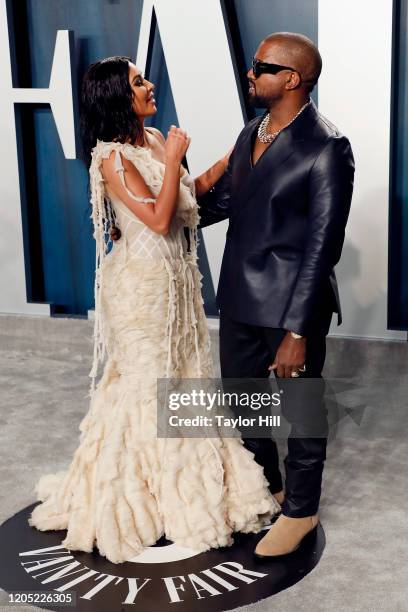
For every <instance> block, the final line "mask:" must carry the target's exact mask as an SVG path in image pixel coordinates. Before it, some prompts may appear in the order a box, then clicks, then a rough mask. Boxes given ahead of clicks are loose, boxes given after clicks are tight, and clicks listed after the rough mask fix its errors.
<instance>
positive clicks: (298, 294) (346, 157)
mask: <svg viewBox="0 0 408 612" xmlns="http://www.w3.org/2000/svg"><path fill="white" fill-rule="evenodd" d="M353 183H354V158H353V153H352V150H351V146H350V143H349V141H348V139H347V138H346V137H345V136H337V137H334V138H330V140H329V141H328V142H327V143H326V145H325V147H324V148H323V150H322V151H321V152H320V154H319V156H318V157H317V159H316V160H315V162H314V165H313V167H312V169H311V172H310V176H309V213H308V220H307V230H306V243H305V246H304V252H303V257H302V262H301V265H300V269H299V272H298V276H297V279H296V283H295V285H294V289H293V291H292V295H291V298H290V300H289V302H288V306H287V308H286V311H285V314H284V316H283V320H282V325H281V327H282V328H284V329H287V330H290V331H294V332H296V333H298V334H301V335H302V336H307V335H308V333H309V332H310V331H311V329H312V323H313V320H315V319H316V311H317V309H318V306H319V297H320V296H321V295H322V289H323V288H324V287H325V285H326V283H327V282H329V276H330V273H331V271H332V269H333V268H334V266H335V265H336V264H337V262H338V261H339V259H340V255H341V251H342V248H343V242H344V235H345V228H346V224H347V219H348V215H349V211H350V204H351V197H352V193H353Z"/></svg>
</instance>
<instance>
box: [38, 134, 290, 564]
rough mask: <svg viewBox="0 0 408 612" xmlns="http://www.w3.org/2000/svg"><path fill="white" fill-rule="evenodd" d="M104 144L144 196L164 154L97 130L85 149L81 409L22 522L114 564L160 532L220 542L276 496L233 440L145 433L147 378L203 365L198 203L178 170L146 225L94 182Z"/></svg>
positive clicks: (254, 523) (149, 407) (202, 369)
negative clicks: (138, 179)
mask: <svg viewBox="0 0 408 612" xmlns="http://www.w3.org/2000/svg"><path fill="white" fill-rule="evenodd" d="M112 150H115V151H116V154H115V161H116V170H117V171H118V172H119V173H120V176H121V179H122V182H123V184H124V186H125V188H126V189H127V187H126V183H125V178H124V172H123V166H122V162H121V155H122V156H124V157H125V158H126V159H128V160H130V161H131V162H133V163H134V165H135V166H136V167H137V169H138V170H139V172H140V173H141V175H142V176H143V178H144V180H145V181H146V184H147V185H148V186H149V188H150V190H151V192H152V193H153V195H154V196H157V195H158V194H159V192H160V189H161V185H162V181H163V176H164V169H165V168H164V165H163V164H162V163H161V162H159V161H157V160H155V159H154V158H153V157H152V155H151V152H150V150H149V149H147V148H143V147H134V146H132V145H130V144H121V143H117V142H103V141H98V143H97V145H96V147H94V149H93V154H92V164H91V167H90V177H91V195H92V197H91V201H92V207H93V209H92V210H93V213H92V216H93V221H94V229H95V231H94V237H95V240H96V251H97V266H96V279H95V338H94V365H93V369H92V372H91V374H90V376H91V377H92V379H93V384H92V387H91V400H90V408H89V412H88V413H87V415H86V416H85V418H84V419H83V420H82V422H81V424H80V431H81V436H80V444H79V447H78V449H77V450H76V452H75V454H74V457H73V460H72V462H71V465H70V466H69V468H68V470H67V472H63V473H58V474H49V475H46V476H43V477H42V478H41V479H40V481H39V483H38V484H37V487H36V491H37V494H38V499H39V500H41V501H42V502H43V503H41V504H39V505H37V506H36V507H35V509H34V511H33V513H32V515H31V517H30V519H29V523H30V525H32V526H34V527H36V528H37V529H40V530H58V529H67V536H66V538H65V540H64V541H63V544H64V546H66V547H67V548H68V549H70V550H82V551H87V552H90V551H92V549H93V547H94V546H97V547H98V549H99V552H100V554H101V555H104V556H106V557H107V558H108V559H109V560H110V561H112V562H113V563H121V562H124V561H127V560H129V559H131V558H132V557H134V556H135V555H137V554H138V553H140V552H142V550H143V548H144V547H146V546H151V545H153V544H155V542H156V541H157V540H158V539H159V538H160V537H161V536H162V535H163V534H165V535H166V537H167V538H168V539H169V540H172V541H173V542H175V543H176V544H178V545H180V546H185V547H189V548H192V549H195V550H197V551H204V550H207V549H209V548H212V547H220V546H228V545H230V544H232V542H233V540H232V537H231V534H232V533H233V532H234V531H243V532H257V531H259V530H260V529H261V528H262V526H264V525H265V524H267V523H268V522H269V520H270V517H271V515H273V514H274V513H276V512H277V511H278V510H279V505H278V504H277V502H276V501H275V499H274V497H273V496H272V495H271V494H270V492H269V490H268V488H267V481H266V479H265V477H264V474H263V469H262V468H261V467H260V466H259V465H258V464H257V463H256V462H255V461H254V459H253V454H252V453H250V452H249V451H248V450H247V449H246V448H245V447H244V446H243V444H242V441H241V440H240V439H238V438H225V439H221V438H212V439H210V438H199V439H197V438H188V439H186V438H184V439H160V438H157V437H156V379H157V378H163V377H180V378H200V377H211V376H213V365H212V362H211V356H210V342H209V334H208V329H207V325H206V319H205V314H204V309H203V300H202V296H201V278H202V275H201V274H200V272H199V270H198V267H197V261H196V260H197V239H196V227H197V224H198V221H199V216H198V206H197V203H196V200H195V197H194V182H193V181H192V179H191V178H190V176H189V175H188V173H187V172H186V171H185V170H183V171H182V173H181V179H180V196H179V201H178V208H177V213H176V215H175V217H174V218H173V221H172V224H171V228H170V232H169V233H168V234H167V235H166V236H161V235H159V234H156V233H155V232H153V231H152V230H150V229H149V228H148V227H147V226H146V225H144V224H143V223H142V222H141V221H140V220H139V219H138V218H137V217H136V216H135V215H133V214H132V212H131V211H130V210H129V208H128V207H127V206H126V205H125V204H124V203H123V202H122V201H121V200H119V199H117V198H116V197H114V196H113V194H110V195H109V196H108V194H107V193H106V192H105V187H104V181H103V178H102V175H101V172H100V165H101V161H102V159H103V158H107V157H109V155H110V153H111V152H112ZM128 193H129V195H130V196H131V197H134V195H133V194H131V193H130V191H129V190H128ZM140 206H143V203H140ZM112 215H114V217H115V218H116V225H117V226H118V227H119V228H120V230H121V233H122V236H121V238H120V239H119V240H118V241H117V242H115V243H114V244H113V245H112V249H111V250H110V252H107V249H106V240H105V238H106V233H107V229H108V227H107V223H106V219H108V220H109V219H110V218H112ZM184 227H188V228H189V236H190V245H191V246H190V249H189V250H188V248H187V241H186V238H185V234H184V230H183V228H184ZM102 360H104V362H105V363H104V370H103V374H102V377H101V379H100V381H99V382H98V384H97V385H96V387H95V377H96V373H97V367H98V363H99V362H102Z"/></svg>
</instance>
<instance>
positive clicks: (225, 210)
mask: <svg viewBox="0 0 408 612" xmlns="http://www.w3.org/2000/svg"><path fill="white" fill-rule="evenodd" d="M233 156H234V151H232V153H231V155H230V158H229V162H228V166H227V169H226V171H225V172H224V174H223V175H222V176H221V177H220V178H219V179H218V181H217V182H216V183H215V185H214V186H213V187H212V188H211V189H210V190H209V191H207V193H205V194H204V195H202V196H201V197H200V198H198V200H197V201H198V205H199V207H200V208H199V215H200V224H199V226H198V227H200V228H201V227H207V225H212V224H213V223H217V222H218V221H224V219H228V217H229V214H230V199H231V173H232V164H233Z"/></svg>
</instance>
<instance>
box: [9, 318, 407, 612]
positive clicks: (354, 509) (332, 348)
mask: <svg viewBox="0 0 408 612" xmlns="http://www.w3.org/2000/svg"><path fill="white" fill-rule="evenodd" d="M91 333H92V323H90V322H88V321H85V320H81V319H64V318H53V319H47V318H30V317H12V316H0V382H1V389H2V394H1V400H0V401H1V411H0V423H1V428H0V472H1V488H0V522H3V521H4V520H6V519H7V518H9V517H10V516H11V515H13V514H15V513H16V512H18V511H19V510H20V509H22V508H23V507H25V506H27V505H29V504H30V503H32V502H33V501H34V494H33V487H34V484H35V483H36V481H37V479H38V478H39V477H40V476H41V475H42V474H44V473H47V472H49V471H57V470H59V469H64V468H65V467H66V466H67V464H68V462H69V460H70V458H71V455H72V453H73V451H74V450H75V448H76V447H77V443H78V424H79V422H80V420H81V418H82V416H83V415H84V414H85V412H86V410H87V406H88V399H87V397H86V394H87V389H88V384H89V379H88V376H87V374H88V371H89V369H90V357H91ZM212 339H213V351H214V356H215V357H216V355H217V350H218V346H217V334H216V332H213V333H212ZM407 357H408V345H407V343H403V342H381V341H358V340H344V339H337V338H333V339H329V343H328V358H327V362H326V369H325V374H326V376H328V377H329V378H330V377H339V378H340V377H348V382H347V385H344V384H343V383H341V384H340V385H338V386H336V390H337V400H338V404H339V407H337V409H336V410H335V411H334V416H333V424H332V430H331V441H330V444H329V447H328V458H327V462H326V469H325V473H324V489H323V496H322V500H321V512H320V515H321V522H322V524H323V526H324V529H325V533H326V538H327V544H326V549H325V551H324V554H323V557H322V559H321V561H320V563H319V564H318V566H317V567H316V569H315V570H314V571H313V572H312V573H311V574H309V575H307V576H306V577H305V578H304V579H303V580H301V581H300V582H299V583H297V584H296V585H295V586H293V587H292V588H290V589H288V590H286V591H283V592H281V593H280V594H278V595H275V596H274V597H271V598H269V599H267V600H264V601H262V602H259V603H258V604H256V605H252V606H249V607H243V608H240V610H245V611H246V610H248V611H249V610H250V611H251V612H265V611H266V610H279V612H294V611H295V610H296V611H305V612H311V611H312V610H313V611H314V612H332V611H333V612H334V611H335V612H339V611H343V610H347V611H350V612H362V611H364V612H373V611H374V610H375V611H382V610H384V611H387V612H406V611H408V553H407V544H408V512H407V505H408V492H407V488H408V482H407V476H406V469H407V458H408V443H407V431H408V410H407V403H408V402H407V397H408V373H407V368H406V364H407ZM279 446H280V447H281V450H282V453H281V455H282V456H283V454H284V445H283V444H282V442H279ZM6 602H7V596H6V594H5V593H3V592H2V593H0V609H1V610H9V609H10V608H9V607H8V606H7V605H6ZM16 609H18V610H27V611H28V610H35V609H36V610H38V608H32V607H29V606H25V607H19V608H16ZM112 612H114V611H112Z"/></svg>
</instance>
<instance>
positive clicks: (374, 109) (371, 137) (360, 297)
mask: <svg viewBox="0 0 408 612" xmlns="http://www.w3.org/2000/svg"><path fill="white" fill-rule="evenodd" d="M392 10H393V2H392V0H376V1H375V2H371V1H370V0H359V1H358V2H356V1H355V0H343V1H342V2H337V1H336V0H320V1H319V50H320V52H321V55H322V57H323V71H322V75H321V78H320V80H319V110H320V111H321V112H322V113H323V114H324V115H326V116H327V117H328V119H330V120H331V121H332V122H333V123H335V124H336V125H337V126H338V127H339V129H340V130H341V131H342V132H344V133H345V134H346V135H347V136H348V137H349V139H350V141H351V143H352V147H353V151H354V157H355V161H356V175H355V188H354V195H353V202H352V207H351V213H350V219H349V223H348V228H347V234H346V241H345V245H344V249H343V255H342V259H341V261H340V264H339V265H338V266H337V269H336V271H337V276H338V280H339V285H340V292H341V293H340V295H341V301H342V306H343V313H344V323H343V324H342V325H341V327H339V328H336V327H335V326H332V332H333V333H334V334H336V335H341V336H357V337H364V338H401V339H406V333H405V332H398V331H391V330H387V281H388V276H387V268H388V210H389V178H390V175H389V159H390V113H391V57H392Z"/></svg>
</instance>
